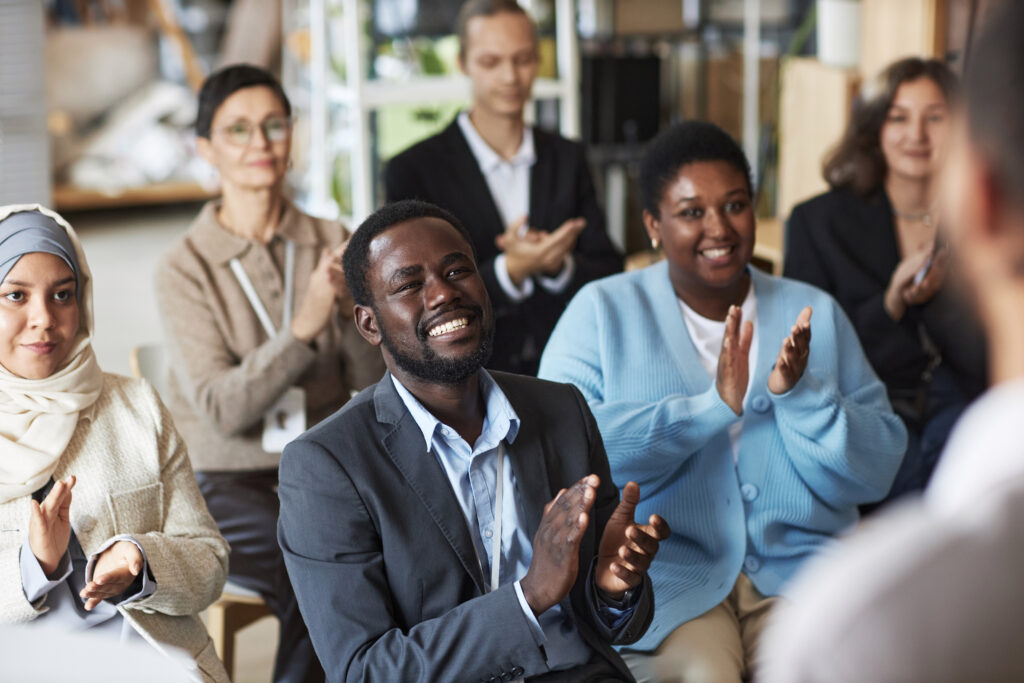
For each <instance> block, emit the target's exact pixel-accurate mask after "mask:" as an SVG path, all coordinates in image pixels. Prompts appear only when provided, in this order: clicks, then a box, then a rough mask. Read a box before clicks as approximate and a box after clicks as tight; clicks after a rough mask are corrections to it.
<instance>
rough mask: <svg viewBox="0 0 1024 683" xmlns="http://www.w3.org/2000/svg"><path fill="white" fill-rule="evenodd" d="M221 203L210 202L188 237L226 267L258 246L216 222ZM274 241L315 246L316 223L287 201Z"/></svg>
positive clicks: (211, 257)
mask: <svg viewBox="0 0 1024 683" xmlns="http://www.w3.org/2000/svg"><path fill="white" fill-rule="evenodd" d="M220 206H221V202H220V200H219V199H213V200H210V201H208V202H207V203H206V204H205V205H204V206H203V208H202V210H201V211H200V212H199V215H198V216H196V219H195V220H194V221H193V222H192V227H191V228H190V229H189V235H190V237H191V239H192V241H193V242H194V243H195V245H196V248H197V249H198V250H199V251H200V252H202V253H204V254H206V255H207V257H208V258H209V259H210V261H212V262H215V263H227V262H228V261H230V260H231V259H233V258H235V257H236V256H241V255H242V254H244V253H246V252H247V251H248V250H249V249H250V248H252V247H253V245H255V244H256V242H253V241H252V240H248V239H246V238H244V237H241V236H239V235H236V234H234V233H233V232H230V231H228V230H227V228H225V227H224V226H223V225H221V223H220V221H219V220H218V219H217V212H218V211H219V210H220ZM274 237H275V238H276V237H280V238H283V239H289V240H291V241H293V242H295V243H296V244H299V245H315V244H316V243H317V234H316V229H315V228H314V226H313V220H312V219H311V218H310V217H309V216H307V215H305V214H304V213H302V212H301V211H299V210H298V209H297V208H295V206H294V205H293V204H292V203H291V202H289V201H288V200H284V202H283V203H282V208H281V221H280V223H279V224H278V226H277V232H276V233H275V235H274Z"/></svg>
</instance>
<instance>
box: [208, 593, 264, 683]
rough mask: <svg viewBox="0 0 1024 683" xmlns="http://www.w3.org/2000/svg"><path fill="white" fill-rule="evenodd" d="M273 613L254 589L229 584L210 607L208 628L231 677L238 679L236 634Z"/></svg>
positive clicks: (215, 647)
mask: <svg viewBox="0 0 1024 683" xmlns="http://www.w3.org/2000/svg"><path fill="white" fill-rule="evenodd" d="M270 616H273V614H272V613H271V612H270V609H269V608H268V607H267V603H265V602H263V598H261V597H260V596H259V595H258V594H257V593H255V592H254V591H250V590H248V589H247V588H242V587H241V586H236V585H235V584H233V583H231V582H230V581H229V582H228V583H227V584H225V586H224V591H223V592H222V593H221V595H220V598H219V599H218V600H217V601H216V602H215V603H213V604H212V605H210V606H209V607H207V608H206V630H207V631H209V633H210V638H212V639H213V647H214V649H216V650H217V656H218V657H220V661H222V662H224V669H225V670H226V671H227V672H228V678H230V679H234V669H235V636H236V635H237V634H238V632H239V631H241V630H242V629H243V628H245V627H246V626H249V625H250V624H253V623H255V622H257V621H259V620H260V619H262V618H263V617H270Z"/></svg>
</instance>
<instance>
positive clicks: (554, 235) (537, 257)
mask: <svg viewBox="0 0 1024 683" xmlns="http://www.w3.org/2000/svg"><path fill="white" fill-rule="evenodd" d="M586 226H587V221H586V219H585V218H570V219H569V220H567V221H565V222H564V223H562V225H560V226H559V227H558V229H557V230H554V231H553V232H544V231H542V230H530V229H528V228H527V227H526V216H523V217H521V218H519V219H518V220H515V221H513V222H512V223H511V224H510V225H509V226H508V228H507V229H506V230H505V232H504V233H502V234H501V235H498V236H497V237H496V238H495V240H494V243H495V245H496V246H497V247H498V248H499V249H501V250H502V251H503V252H504V253H505V267H506V268H507V269H508V275H509V278H511V280H512V282H514V283H515V284H516V285H519V284H521V283H522V282H523V281H524V280H525V279H526V278H528V277H530V276H531V275H535V274H538V273H539V274H542V275H549V276H555V275H557V274H558V273H559V271H561V270H562V267H563V266H564V265H565V258H566V256H568V255H569V254H570V253H571V252H572V250H573V248H574V247H575V246H576V240H577V238H579V235H580V233H581V232H582V231H583V228H585V227H586Z"/></svg>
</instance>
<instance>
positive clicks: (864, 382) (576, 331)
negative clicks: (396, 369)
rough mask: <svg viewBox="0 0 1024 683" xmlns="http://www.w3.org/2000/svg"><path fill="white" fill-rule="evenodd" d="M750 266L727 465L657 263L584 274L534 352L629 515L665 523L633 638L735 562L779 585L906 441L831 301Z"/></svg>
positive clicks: (657, 631) (659, 624) (725, 444)
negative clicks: (799, 339)
mask: <svg viewBox="0 0 1024 683" xmlns="http://www.w3.org/2000/svg"><path fill="white" fill-rule="evenodd" d="M751 277H752V282H753V286H754V292H755V294H756V296H757V321H756V322H755V325H757V326H759V328H758V329H759V333H758V334H759V340H760V341H759V343H758V346H759V349H758V358H757V366H756V368H755V376H754V381H753V384H752V385H751V389H750V391H749V393H748V394H747V396H746V397H745V399H744V404H743V407H744V409H743V415H744V424H743V436H742V438H741V441H740V450H739V462H738V465H736V466H734V465H733V456H732V449H731V446H730V442H729V435H728V427H729V425H731V424H732V423H733V422H734V421H736V420H737V419H738V418H737V417H736V415H735V414H734V413H733V412H732V410H731V409H730V408H729V407H728V406H727V405H726V404H725V403H724V402H723V401H722V399H721V397H720V396H719V395H718V392H717V390H716V388H715V384H714V382H713V381H712V380H711V379H710V378H709V377H708V373H707V372H706V371H705V370H704V367H703V366H702V365H701V363H700V360H699V358H698V356H697V351H696V349H695V348H694V346H693V343H692V342H691V341H690V337H689V334H688V333H687V331H686V325H685V323H684V322H683V316H682V312H681V311H680V310H679V304H678V300H677V299H676V295H675V292H674V291H673V289H672V285H671V283H670V282H669V278H668V266H667V264H666V263H665V262H662V263H659V264H656V265H653V266H651V267H649V268H646V269H644V270H641V271H634V272H629V273H622V274H619V275H613V276H611V277H607V278H604V279H602V280H598V281H595V282H592V283H590V284H589V285H587V286H586V287H584V288H583V289H581V290H580V292H579V293H578V294H577V295H576V297H575V298H574V299H573V300H572V302H571V303H570V304H569V307H568V308H567V309H566V311H565V313H564V314H563V315H562V318H561V319H560V320H559V322H558V325H557V327H556V328H555V331H554V333H553V334H552V336H551V339H550V341H549V342H548V345H547V348H546V349H545V351H544V355H543V357H542V358H541V365H540V376H541V377H543V378H545V379H550V380H555V381H560V382H571V383H573V384H575V385H576V386H577V387H579V389H580V391H582V392H583V395H584V396H585V397H586V399H587V402H588V403H589V405H590V408H591V410H592V411H593V412H594V416H595V417H596V418H597V423H598V426H599V427H600V430H601V435H602V437H603V438H604V443H605V448H606V450H607V452H608V460H609V461H610V463H611V471H612V475H613V476H614V478H615V481H616V483H617V484H619V485H620V486H621V485H622V484H624V483H625V482H627V481H629V480H634V481H636V482H638V483H639V484H640V494H641V502H640V505H639V507H638V508H637V519H638V520H646V519H647V518H648V516H649V515H651V514H652V513H658V514H660V515H662V516H663V517H664V518H665V519H666V520H667V521H668V523H669V524H670V525H671V527H672V536H671V537H670V538H669V539H668V540H666V541H665V542H664V543H662V545H661V549H660V551H659V553H658V557H657V558H656V559H655V561H654V563H653V565H652V566H651V570H650V574H651V578H652V580H653V581H654V590H655V596H656V601H657V611H656V613H655V616H654V623H653V624H652V625H651V627H650V629H648V631H647V634H646V635H645V636H644V637H643V638H642V639H641V640H640V641H639V642H638V643H636V645H635V646H634V647H635V648H637V649H640V650H653V649H655V648H656V647H657V646H658V645H659V644H660V643H661V641H662V640H664V639H665V637H667V636H668V635H669V634H670V633H671V632H672V631H673V630H674V629H675V628H676V627H678V626H679V625H680V624H683V623H685V622H687V621H689V620H690V619H693V618H694V617H697V616H700V615H701V614H703V613H704V612H707V611H708V610H710V609H711V608H712V607H714V606H715V605H717V604H718V603H720V602H721V601H722V600H724V599H725V597H726V596H727V595H728V594H729V592H730V591H731V590H732V587H733V584H734V583H735V582H736V579H737V577H738V576H739V573H740V572H741V571H742V572H744V573H745V574H746V575H747V576H748V577H749V578H750V579H751V580H752V581H753V583H754V585H755V586H756V587H757V589H758V590H759V591H760V592H761V593H763V594H764V595H769V596H770V595H778V594H779V592H780V588H781V587H782V586H783V584H784V583H785V582H786V581H787V580H788V579H790V578H791V577H792V576H793V574H794V573H795V572H796V570H797V569H798V568H799V567H800V565H801V564H802V563H803V562H804V561H805V560H806V559H807V558H808V557H810V556H811V555H812V554H813V553H814V552H815V551H816V550H818V549H819V547H820V546H822V544H824V543H826V542H827V541H828V539H829V538H831V537H832V536H834V535H835V534H836V533H837V532H839V531H841V530H843V529H844V528H846V527H849V526H850V525H852V524H853V523H854V522H856V521H857V519H858V512H857V506H858V505H859V504H861V503H867V502H870V501H875V500H879V499H881V498H882V497H884V496H885V494H886V493H887V492H888V490H889V487H890V485H891V484H892V481H893V477H894V476H895V474H896V470H897V468H898V467H899V464H900V461H901V459H902V457H903V453H904V449H905V447H906V431H905V429H904V427H903V423H902V422H901V421H900V420H899V418H898V417H896V415H895V414H893V412H892V409H891V407H890V405H889V400H888V398H887V397H886V392H885V386H884V385H883V384H882V383H881V382H880V381H879V380H878V378H877V377H876V376H875V373H874V372H873V371H872V369H871V366H870V365H869V364H868V362H867V360H866V359H865V357H864V352H863V351H862V350H861V347H860V344H859V342H858V341H857V335H856V333H855V332H854V330H853V327H852V326H851V325H850V322H849V320H847V318H846V316H845V314H844V313H843V311H842V309H840V308H839V306H838V305H837V304H836V303H835V301H834V300H833V299H832V298H831V297H830V296H829V295H828V294H826V293H825V292H823V291H821V290H819V289H817V288H815V287H812V286H810V285H806V284H803V283H800V282H796V281H793V280H786V279H781V278H774V277H770V276H768V275H765V274H763V273H761V272H760V271H758V270H756V269H754V268H751ZM807 305H810V306H812V307H813V308H814V315H813V317H812V319H811V351H810V358H809V361H808V366H807V370H806V371H805V372H804V375H803V377H802V378H801V379H800V381H799V382H797V385H796V386H795V387H794V388H793V389H792V390H791V391H789V392H788V393H786V394H781V395H775V394H773V393H771V392H770V391H769V390H768V376H769V374H770V373H771V369H772V366H773V365H774V363H775V358H776V356H777V355H778V352H779V348H780V347H781V344H782V340H783V339H784V338H785V337H786V335H788V334H789V330H790V328H791V327H792V325H793V323H794V322H795V321H796V318H797V315H798V314H799V313H800V310H801V309H802V308H803V307H804V306H807Z"/></svg>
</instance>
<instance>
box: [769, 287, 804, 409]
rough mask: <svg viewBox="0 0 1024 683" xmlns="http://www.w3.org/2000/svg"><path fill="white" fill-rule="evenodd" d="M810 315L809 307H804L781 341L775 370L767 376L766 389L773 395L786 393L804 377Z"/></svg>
mask: <svg viewBox="0 0 1024 683" xmlns="http://www.w3.org/2000/svg"><path fill="white" fill-rule="evenodd" d="M811 313H812V311H811V307H810V306H806V307H804V310H802V311H800V315H799V316H798V317H797V319H796V324H795V325H793V327H792V328H791V329H790V331H789V336H788V337H786V338H785V339H783V340H782V348H781V349H779V357H778V358H777V359H776V360H775V368H774V369H773V370H772V374H771V375H769V376H768V389H769V390H770V391H771V392H772V393H773V394H784V393H786V392H787V391H789V390H790V389H792V388H793V387H794V386H796V383H797V382H799V381H800V378H801V377H803V376H804V370H806V369H807V359H808V358H809V357H810V355H811Z"/></svg>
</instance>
